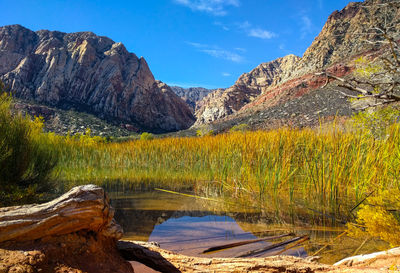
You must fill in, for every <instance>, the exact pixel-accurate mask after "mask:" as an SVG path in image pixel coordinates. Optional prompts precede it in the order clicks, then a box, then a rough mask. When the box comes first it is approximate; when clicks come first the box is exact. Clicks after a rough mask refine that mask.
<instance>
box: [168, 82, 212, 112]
mask: <svg viewBox="0 0 400 273" xmlns="http://www.w3.org/2000/svg"><path fill="white" fill-rule="evenodd" d="M170 87H171V89H172V91H174V93H175V94H177V95H178V96H179V97H181V98H182V99H183V100H184V101H185V102H186V103H187V104H188V105H189V106H190V108H191V109H192V110H193V112H194V111H195V109H196V104H197V102H198V101H200V100H202V99H203V98H204V97H205V96H207V95H208V94H209V93H211V92H213V91H214V90H212V89H206V88H203V87H190V88H182V87H179V86H170Z"/></svg>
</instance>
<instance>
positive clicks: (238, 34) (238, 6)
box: [0, 0, 350, 88]
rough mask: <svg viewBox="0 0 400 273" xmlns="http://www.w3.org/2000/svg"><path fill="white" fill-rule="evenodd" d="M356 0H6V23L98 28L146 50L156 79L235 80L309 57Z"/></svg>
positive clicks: (1, 21)
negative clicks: (286, 59) (281, 61)
mask: <svg viewBox="0 0 400 273" xmlns="http://www.w3.org/2000/svg"><path fill="white" fill-rule="evenodd" d="M349 2H350V1H349V0H281V1H277V0H140V1H139V0H130V1H119V0H113V1H106V0H97V1H94V0H80V1H78V0H63V1H59V0H31V1H29V0H26V1H19V0H12V1H11V0H0V6H1V10H2V16H0V25H1V26H3V25H10V24H21V25H23V26H25V27H27V28H29V29H32V30H35V31H36V30H40V29H49V30H59V31H63V32H77V31H92V32H94V33H96V34H97V35H102V36H108V37H109V38H111V39H113V40H114V41H116V42H122V43H123V44H124V45H125V46H126V48H127V49H128V50H129V51H130V52H134V53H135V54H136V55H138V57H140V56H143V57H144V58H145V59H146V60H147V62H148V64H149V66H150V69H151V71H152V72H153V74H154V76H155V78H156V79H158V80H161V81H163V82H166V83H168V84H171V85H180V86H183V87H191V86H202V87H206V88H216V87H228V86H231V85H232V84H234V82H235V81H236V79H237V78H238V77H239V76H240V75H241V74H242V73H245V72H248V71H250V70H252V69H253V68H254V67H256V66H257V65H259V64H260V63H262V62H267V61H271V60H274V59H276V58H278V57H282V56H285V55H287V54H296V55H298V56H302V55H303V53H304V51H305V50H306V49H307V47H308V46H309V45H310V44H311V42H312V41H313V40H314V38H315V37H316V36H317V35H318V33H319V32H320V30H321V29H322V27H323V25H324V24H325V22H326V19H327V18H328V16H329V15H330V14H331V13H332V12H333V11H335V10H340V9H342V8H344V7H345V6H346V5H347V4H348V3H349Z"/></svg>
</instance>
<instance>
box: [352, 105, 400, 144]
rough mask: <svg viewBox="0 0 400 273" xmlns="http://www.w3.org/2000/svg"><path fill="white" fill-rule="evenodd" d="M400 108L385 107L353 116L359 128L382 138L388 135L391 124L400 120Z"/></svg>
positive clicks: (354, 122)
mask: <svg viewBox="0 0 400 273" xmlns="http://www.w3.org/2000/svg"><path fill="white" fill-rule="evenodd" d="M399 119H400V110H399V109H397V108H395V107H391V106H389V107H385V108H380V109H376V110H369V111H361V112H359V113H357V114H355V115H354V116H353V118H352V121H353V124H354V125H355V127H356V128H357V129H358V130H361V131H363V132H367V133H368V134H369V135H370V136H372V137H374V138H377V139H382V138H385V137H386V135H387V130H388V129H389V127H390V125H392V124H394V123H397V122H399Z"/></svg>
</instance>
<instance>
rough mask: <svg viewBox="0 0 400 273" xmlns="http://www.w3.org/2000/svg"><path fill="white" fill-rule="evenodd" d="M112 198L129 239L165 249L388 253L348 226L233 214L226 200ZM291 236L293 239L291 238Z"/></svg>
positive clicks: (148, 195)
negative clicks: (352, 232) (350, 231)
mask: <svg viewBox="0 0 400 273" xmlns="http://www.w3.org/2000/svg"><path fill="white" fill-rule="evenodd" d="M109 193H110V198H111V204H112V206H113V207H114V208H115V218H116V220H117V222H118V223H119V224H120V225H121V226H122V227H123V229H124V238H123V239H128V240H138V241H149V242H157V243H158V244H159V245H160V247H161V248H164V249H167V250H172V251H175V252H178V253H180V254H185V255H190V256H199V257H238V256H246V257H266V256H270V255H277V254H283V255H294V256H299V257H307V256H310V255H314V254H315V253H317V256H320V257H321V258H320V260H319V262H322V263H334V262H336V261H338V260H340V259H343V258H345V257H348V256H351V255H354V254H362V253H370V252H374V251H379V250H382V249H385V248H388V245H386V243H384V242H382V241H379V240H364V239H363V238H361V239H354V238H349V237H347V236H346V235H344V234H343V232H344V231H345V226H344V225H342V224H335V225H332V224H329V225H325V226H317V225H310V224H307V223H300V224H299V223H298V222H296V223H294V222H292V223H291V222H290V221H287V220H282V219H278V218H277V217H276V215H273V216H269V215H268V213H266V212H265V211H264V212H263V211H260V210H257V209H255V208H251V207H250V208H249V207H236V208H235V209H234V210H232V209H231V208H230V209H227V206H226V204H225V203H224V201H223V200H209V199H200V198H195V197H192V196H183V195H178V194H172V193H168V192H162V191H157V190H151V191H135V192H112V191H109ZM288 219H290V217H288ZM327 222H329V221H327ZM289 233H293V235H290V236H288V234H289ZM277 236H278V237H280V238H277V239H275V240H268V241H264V240H260V241H258V242H253V243H249V244H245V245H242V246H237V247H231V248H228V249H224V250H219V251H213V252H210V253H207V254H203V253H202V252H203V251H204V250H206V249H208V248H210V247H215V246H222V245H227V244H231V243H238V242H244V241H250V240H256V239H260V238H265V237H277ZM302 236H309V238H310V240H307V241H295V242H293V243H291V244H283V245H282V246H279V247H274V248H272V249H270V250H265V249H267V248H271V245H273V244H276V245H277V244H279V243H280V242H284V241H287V240H289V239H293V238H298V237H302ZM302 238H303V237H302ZM296 242H297V244H296ZM322 248H323V249H322ZM263 249H264V251H262V250H263ZM321 249H322V250H321Z"/></svg>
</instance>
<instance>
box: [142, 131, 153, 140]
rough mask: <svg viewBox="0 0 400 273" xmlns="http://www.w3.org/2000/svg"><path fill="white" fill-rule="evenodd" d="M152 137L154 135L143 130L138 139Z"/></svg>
mask: <svg viewBox="0 0 400 273" xmlns="http://www.w3.org/2000/svg"><path fill="white" fill-rule="evenodd" d="M151 139H154V135H153V134H152V133H147V132H144V133H142V134H141V135H140V140H151Z"/></svg>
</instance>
